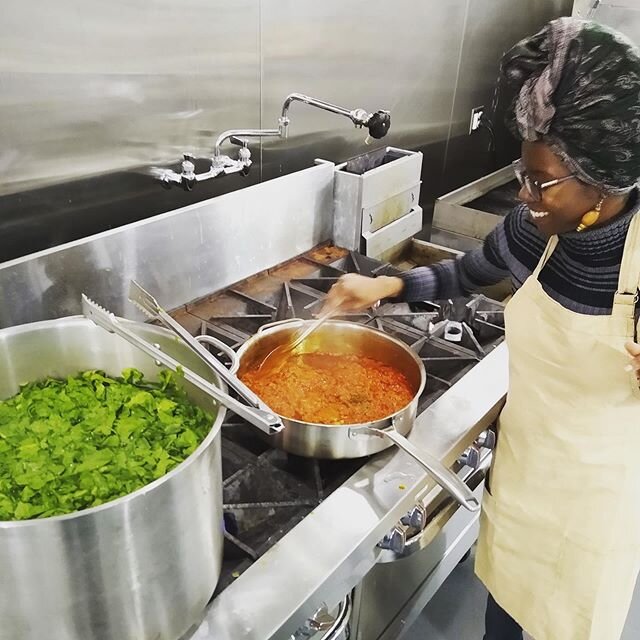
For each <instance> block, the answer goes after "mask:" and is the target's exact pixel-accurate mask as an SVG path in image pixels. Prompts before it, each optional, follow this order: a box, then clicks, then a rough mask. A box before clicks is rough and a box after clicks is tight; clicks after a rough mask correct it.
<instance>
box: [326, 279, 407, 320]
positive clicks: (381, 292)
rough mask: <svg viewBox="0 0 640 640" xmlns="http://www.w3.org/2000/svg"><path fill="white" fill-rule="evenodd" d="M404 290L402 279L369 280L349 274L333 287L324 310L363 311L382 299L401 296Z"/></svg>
mask: <svg viewBox="0 0 640 640" xmlns="http://www.w3.org/2000/svg"><path fill="white" fill-rule="evenodd" d="M403 288H404V282H403V281H402V280H401V279H400V278H395V277H391V276H379V277H377V278H368V277H366V276H361V275H359V274H357V273H347V274H346V275H344V276H342V277H341V278H340V279H339V280H338V282H336V283H335V284H334V285H333V287H331V290H330V291H329V294H328V295H327V298H326V301H325V304H324V309H330V308H337V309H342V310H344V311H361V310H362V309H366V308H367V307H370V306H372V305H374V304H375V303H376V302H378V300H381V299H382V298H392V297H395V296H397V295H399V294H400V293H401V292H402V289H403Z"/></svg>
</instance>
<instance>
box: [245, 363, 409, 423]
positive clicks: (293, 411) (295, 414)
mask: <svg viewBox="0 0 640 640" xmlns="http://www.w3.org/2000/svg"><path fill="white" fill-rule="evenodd" d="M240 377H241V378H242V381H243V382H244V383H245V384H246V385H247V386H248V387H249V388H250V389H251V390H252V391H253V392H254V393H256V394H257V395H258V396H259V397H260V398H262V400H264V401H265V402H266V403H267V404H268V405H269V407H271V409H273V411H275V412H276V413H278V414H280V415H281V416H283V417H285V418H291V419H294V420H300V421H302V422H315V423H320V424H334V425H340V424H360V423H363V422H373V421H375V420H380V419H381V418H385V417H387V416H389V415H391V414H393V413H395V412H396V411H399V410H400V409H402V408H404V407H405V406H407V405H408V404H409V402H411V400H412V399H413V396H414V391H413V389H412V387H411V385H410V384H409V381H408V380H407V378H406V377H405V376H404V375H403V374H402V373H401V372H400V371H398V370H397V369H395V368H393V367H391V366H389V365H386V364H383V363H382V362H379V361H377V360H374V359H372V358H368V357H366V356H359V355H334V354H330V353H305V354H299V355H291V356H289V357H288V358H287V360H286V364H285V366H283V367H279V368H278V369H277V370H273V369H269V370H262V371H259V370H257V369H255V370H252V371H248V372H246V373H244V374H243V375H241V376H240Z"/></svg>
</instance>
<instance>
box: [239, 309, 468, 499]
mask: <svg viewBox="0 0 640 640" xmlns="http://www.w3.org/2000/svg"><path fill="white" fill-rule="evenodd" d="M306 325H308V321H307V323H305V322H303V321H301V320H283V321H281V322H275V323H272V324H269V325H266V326H264V327H262V328H261V329H260V330H259V331H258V333H257V334H256V335H254V336H253V337H252V338H250V339H249V340H248V341H247V342H245V343H244V344H243V345H242V346H241V347H240V349H239V350H238V352H237V358H238V365H237V366H238V375H239V376H242V375H243V374H244V373H245V372H247V371H250V370H252V369H255V368H256V367H257V366H259V365H260V363H261V362H262V361H263V360H264V358H265V357H266V356H267V354H269V353H270V352H271V351H273V349H275V348H276V347H277V346H279V345H281V344H285V343H289V342H290V341H291V340H292V338H294V335H295V334H297V333H298V331H300V330H301V328H304V327H305V326H306ZM301 349H303V350H304V352H305V353H312V352H325V353H334V354H357V355H363V356H368V357H370V358H374V359H375V360H378V361H379V362H383V363H385V364H388V365H390V366H392V367H394V368H396V369H398V370H399V371H400V372H402V373H403V374H404V375H405V376H406V378H407V380H408V381H409V384H410V385H411V387H412V389H413V392H414V396H413V399H412V401H411V402H410V403H409V404H408V405H407V406H406V407H404V408H402V409H400V410H399V411H398V412H396V413H395V414H393V415H390V416H387V417H385V418H383V419H381V420H378V421H375V422H368V423H366V424H352V425H326V424H315V423H310V422H303V421H300V420H293V419H291V418H288V417H287V416H281V417H282V421H283V424H284V425H285V428H284V430H282V431H281V432H279V433H277V434H275V435H272V436H269V441H270V442H271V443H272V444H273V445H274V446H276V447H278V448H280V449H283V450H284V451H288V452H290V453H294V454H297V455H300V456H306V457H313V458H333V459H335V458H360V457H363V456H368V455H372V454H374V453H378V452H379V451H383V450H384V449H387V448H389V447H391V446H393V445H394V444H395V445H397V446H399V447H400V448H402V449H403V450H404V451H406V452H407V453H408V454H409V455H411V456H412V457H413V458H414V459H415V460H416V461H417V462H419V463H420V464H421V465H422V466H423V467H424V468H425V469H427V471H429V473H430V474H431V475H432V476H433V477H434V479H435V480H436V481H437V482H438V483H439V484H440V485H441V486H442V487H443V488H445V489H446V490H447V491H449V493H450V494H451V495H452V496H453V497H454V498H456V499H457V500H458V502H460V504H462V505H463V506H465V507H466V508H467V509H469V510H471V511H477V510H478V509H479V508H480V503H479V502H478V500H477V499H476V498H475V497H474V496H473V494H472V492H471V491H470V490H469V488H468V487H467V486H466V485H465V484H464V483H463V482H462V481H461V480H460V479H459V478H458V477H457V476H456V475H455V474H453V473H452V472H451V471H450V470H449V469H447V468H446V467H444V466H443V465H442V464H441V463H440V461H439V460H437V459H436V458H434V457H433V456H431V455H429V453H428V452H426V451H420V450H419V449H418V448H417V447H415V446H414V445H413V444H412V443H411V442H409V441H408V440H407V439H406V438H405V436H406V435H407V434H408V433H409V432H410V431H411V428H412V427H413V423H414V421H415V418H416V412H417V408H418V399H419V397H420V394H421V393H422V391H423V390H424V387H425V384H426V373H425V369H424V364H423V363H422V360H420V358H419V357H418V356H417V355H416V354H415V353H414V352H413V351H412V350H411V349H410V348H409V347H408V346H407V345H405V344H404V343H402V342H401V341H400V340H396V339H395V338H393V337H392V336H390V335H388V334H386V333H383V332H381V331H378V330H376V329H372V328H370V327H366V326H364V325H361V324H356V323H353V322H344V321H335V320H334V321H327V322H325V323H324V324H323V325H321V326H320V327H319V328H318V329H316V331H314V332H313V333H312V334H311V336H310V337H309V338H308V339H307V340H305V343H304V346H303V347H301Z"/></svg>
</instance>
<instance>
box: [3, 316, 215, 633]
mask: <svg viewBox="0 0 640 640" xmlns="http://www.w3.org/2000/svg"><path fill="white" fill-rule="evenodd" d="M123 322H125V321H123ZM127 326H128V327H129V328H131V329H133V330H134V331H135V332H136V333H138V334H139V335H141V336H142V337H144V338H145V339H146V340H148V341H149V342H152V343H156V344H158V345H159V346H160V348H161V349H162V350H163V351H165V352H167V353H169V354H171V355H172V356H173V357H175V358H176V359H178V360H180V361H182V362H184V364H185V365H186V366H188V367H190V368H191V369H193V370H194V371H196V372H197V373H199V374H200V375H201V376H203V377H205V378H206V379H207V380H210V381H212V382H214V383H216V384H217V385H220V386H222V385H221V384H220V380H219V379H218V378H217V377H216V376H215V375H214V374H213V373H212V372H211V370H210V369H209V368H208V367H207V366H206V365H205V364H203V363H202V362H201V361H200V359H199V358H198V357H197V356H196V355H195V354H194V353H193V352H192V351H191V350H190V349H188V348H187V347H186V346H185V345H183V344H181V343H180V342H178V341H177V340H176V339H175V337H174V336H173V334H171V333H170V332H168V331H166V330H164V329H160V328H156V327H152V326H150V325H141V324H138V323H127ZM125 367H137V368H138V369H140V370H141V371H143V372H144V373H145V375H146V376H147V377H149V378H150V379H155V378H157V374H158V371H159V368H158V367H157V366H156V364H154V362H153V360H151V359H150V358H148V357H147V356H145V355H144V354H143V353H141V352H140V351H139V350H138V349H136V348H134V347H132V346H131V345H129V344H128V343H127V342H125V341H124V340H123V339H122V338H119V337H118V336H116V335H113V334H109V333H107V332H106V331H104V330H103V329H101V328H99V327H97V326H96V325H94V324H93V323H92V322H91V321H90V320H86V319H84V318H78V317H74V318H64V319H61V320H53V321H47V322H39V323H35V324H31V325H23V326H19V327H13V328H10V329H5V330H4V331H0V398H6V397H8V396H11V395H13V394H14V393H16V392H17V391H18V390H19V385H20V384H22V383H25V382H28V381H31V380H37V379H39V378H43V377H45V376H66V375H68V374H75V373H77V372H78V371H81V370H86V369H102V370H104V371H106V372H107V373H108V374H111V375H119V374H120V373H121V371H122V369H123V368H125ZM185 388H186V390H187V392H188V394H189V397H190V399H191V400H192V401H193V402H195V403H196V404H198V405H200V406H201V407H203V408H205V409H209V410H211V407H212V402H211V400H210V399H209V398H208V397H207V396H205V395H204V394H203V393H202V392H200V391H198V390H197V389H194V388H192V387H190V386H189V385H188V384H186V383H185ZM224 415H225V409H224V408H223V407H219V408H218V413H217V416H216V418H215V421H214V423H213V426H212V429H211V431H210V432H209V435H208V436H207V437H206V439H205V440H204V442H203V443H202V444H201V445H200V447H198V449H197V450H196V451H195V452H194V453H193V454H192V455H191V456H190V457H189V458H188V459H187V460H185V461H184V462H183V463H182V464H181V465H179V466H178V467H176V468H175V469H173V470H172V471H171V472H170V473H168V474H167V475H166V476H164V477H162V478H160V479H159V480H156V481H155V482H153V483H152V484H149V485H148V486H146V487H144V488H143V489H140V490H139V491H136V492H135V493H132V494H130V495H128V496H125V497H123V498H120V499H118V500H115V501H113V502H109V503H107V504H104V505H101V506H99V507H95V508H92V509H87V510H85V511H79V512H77V513H72V514H69V515H65V516H60V517H53V518H45V519H41V520H29V521H22V522H0V638H1V639H2V640H42V639H43V638H47V640H176V638H178V637H179V636H181V635H182V634H184V633H185V632H186V631H187V629H188V628H189V627H190V626H191V625H192V624H194V623H195V622H196V621H197V620H198V618H199V617H200V616H201V614H202V611H203V610H204V608H205V605H206V603H207V601H208V600H209V599H210V597H211V595H212V594H213V591H214V589H215V586H216V582H217V580H218V576H219V573H220V567H221V561H222V543H223V518H222V482H221V460H220V427H221V424H222V422H223V420H224Z"/></svg>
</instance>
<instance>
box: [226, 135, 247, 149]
mask: <svg viewBox="0 0 640 640" xmlns="http://www.w3.org/2000/svg"><path fill="white" fill-rule="evenodd" d="M229 142H230V143H231V144H235V145H237V146H238V147H248V146H249V141H248V140H243V139H242V138H238V136H231V137H230V138H229Z"/></svg>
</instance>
